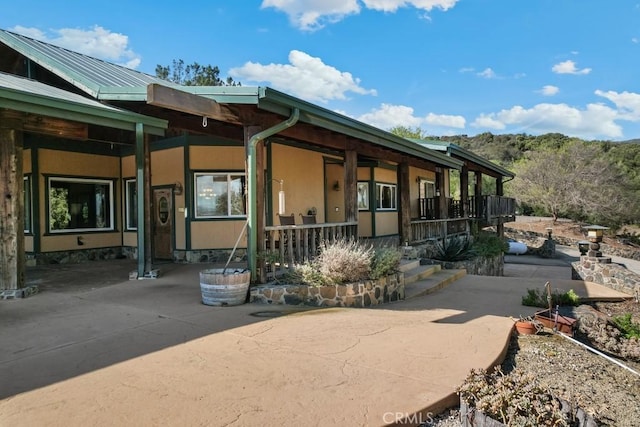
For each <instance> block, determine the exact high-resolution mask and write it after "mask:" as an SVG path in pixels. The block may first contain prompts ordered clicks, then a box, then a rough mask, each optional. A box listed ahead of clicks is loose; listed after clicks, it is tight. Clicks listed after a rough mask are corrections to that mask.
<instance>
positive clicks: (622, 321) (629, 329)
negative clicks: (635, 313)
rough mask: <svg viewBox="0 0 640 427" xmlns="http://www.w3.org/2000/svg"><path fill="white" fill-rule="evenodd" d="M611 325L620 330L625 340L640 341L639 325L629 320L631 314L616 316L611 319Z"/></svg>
mask: <svg viewBox="0 0 640 427" xmlns="http://www.w3.org/2000/svg"><path fill="white" fill-rule="evenodd" d="M612 321H613V324H614V325H616V326H617V327H618V329H620V332H622V335H624V337H625V338H627V339H631V338H636V339H640V323H635V322H634V321H633V320H632V318H631V313H626V314H623V315H621V316H616V317H614V318H613V319H612Z"/></svg>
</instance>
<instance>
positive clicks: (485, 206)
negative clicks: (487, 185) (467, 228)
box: [469, 195, 516, 225]
mask: <svg viewBox="0 0 640 427" xmlns="http://www.w3.org/2000/svg"><path fill="white" fill-rule="evenodd" d="M469 217H471V218H476V219H479V220H482V221H484V222H485V223H486V224H492V225H495V224H501V223H505V222H510V221H515V218H516V200H515V199H514V198H511V197H504V196H493V195H486V196H481V198H480V200H479V201H478V199H477V198H476V197H470V198H469Z"/></svg>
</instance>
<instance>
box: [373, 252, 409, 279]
mask: <svg viewBox="0 0 640 427" xmlns="http://www.w3.org/2000/svg"><path fill="white" fill-rule="evenodd" d="M401 259H402V252H400V251H399V250H398V249H396V248H389V247H385V248H380V249H376V250H375V253H374V255H373V259H372V261H371V273H370V276H369V277H370V278H371V279H374V280H376V279H379V278H381V277H385V276H388V275H389V274H393V273H395V272H396V271H398V268H399V267H400V260H401Z"/></svg>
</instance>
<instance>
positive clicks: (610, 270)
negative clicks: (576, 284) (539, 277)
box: [571, 256, 640, 296]
mask: <svg viewBox="0 0 640 427" xmlns="http://www.w3.org/2000/svg"><path fill="white" fill-rule="evenodd" d="M601 260H602V258H595V257H588V256H582V257H580V261H575V262H573V263H571V268H572V270H571V278H572V279H574V280H584V281H587V282H593V283H597V284H599V285H603V286H606V287H608V288H611V289H614V290H616V291H618V292H623V293H625V294H629V295H634V296H637V295H639V294H640V275H639V274H636V273H634V272H633V271H630V270H627V269H626V268H624V267H623V266H621V265H620V264H615V263H606V262H601Z"/></svg>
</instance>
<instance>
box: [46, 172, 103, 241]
mask: <svg viewBox="0 0 640 427" xmlns="http://www.w3.org/2000/svg"><path fill="white" fill-rule="evenodd" d="M48 201H49V203H48V210H49V224H48V226H49V232H51V233H59V232H67V231H104V230H113V229H114V224H113V217H114V215H113V212H114V207H113V182H112V181H107V180H101V179H79V178H49V182H48Z"/></svg>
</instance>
